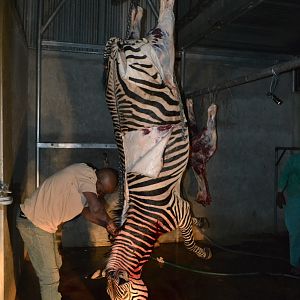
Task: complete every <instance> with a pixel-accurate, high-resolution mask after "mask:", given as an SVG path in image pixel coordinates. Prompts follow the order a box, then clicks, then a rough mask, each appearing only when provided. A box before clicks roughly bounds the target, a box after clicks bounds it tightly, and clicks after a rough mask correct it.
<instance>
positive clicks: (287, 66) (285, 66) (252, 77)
mask: <svg viewBox="0 0 300 300" xmlns="http://www.w3.org/2000/svg"><path fill="white" fill-rule="evenodd" d="M299 67H300V58H296V59H294V60H290V61H288V62H284V63H281V64H277V65H274V66H272V67H269V68H266V69H263V70H261V71H259V72H256V73H252V74H248V75H245V76H241V77H238V78H235V79H231V80H227V81H224V82H221V83H219V84H216V85H215V86H213V87H208V88H203V89H200V90H198V91H194V92H191V93H187V95H186V96H187V97H192V98H193V97H197V96H201V95H206V94H209V93H215V92H219V91H222V90H226V89H229V88H232V87H235V86H240V85H243V84H246V83H249V82H253V81H257V80H261V79H264V78H268V77H270V76H273V74H274V72H275V73H276V74H277V75H279V74H281V73H286V72H289V71H291V70H294V69H297V68H299Z"/></svg>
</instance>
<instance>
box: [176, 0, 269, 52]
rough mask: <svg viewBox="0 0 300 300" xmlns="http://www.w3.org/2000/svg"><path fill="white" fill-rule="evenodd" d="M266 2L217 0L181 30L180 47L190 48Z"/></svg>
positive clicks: (256, 0)
mask: <svg viewBox="0 0 300 300" xmlns="http://www.w3.org/2000/svg"><path fill="white" fill-rule="evenodd" d="M263 1H264V0H238V1H237V0H217V1H213V2H212V5H210V6H209V7H207V8H206V9H205V10H203V11H202V12H201V13H200V14H199V15H198V16H197V17H196V18H194V19H193V20H192V21H191V22H190V23H188V24H187V25H186V26H184V27H182V28H179V31H178V45H179V47H180V48H188V47H190V46H193V45H194V44H195V43H197V42H199V41H200V40H201V39H204V38H206V37H207V36H208V35H209V34H211V33H213V32H215V31H217V30H220V29H222V28H223V27H224V26H225V25H226V24H229V23H231V22H232V21H234V20H235V19H237V18H238V17H240V16H241V15H243V14H245V13H246V12H248V11H250V10H252V9H253V8H255V7H256V6H257V5H259V4H261V3H262V2H263Z"/></svg>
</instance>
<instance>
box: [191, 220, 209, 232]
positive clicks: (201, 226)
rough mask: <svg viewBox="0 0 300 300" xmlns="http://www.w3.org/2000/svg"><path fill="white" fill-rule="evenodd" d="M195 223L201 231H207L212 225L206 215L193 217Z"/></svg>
mask: <svg viewBox="0 0 300 300" xmlns="http://www.w3.org/2000/svg"><path fill="white" fill-rule="evenodd" d="M192 222H193V225H195V226H197V227H198V228H199V229H201V231H205V230H206V229H208V228H209V227H210V224H209V221H208V219H207V218H206V217H199V218H195V217H192Z"/></svg>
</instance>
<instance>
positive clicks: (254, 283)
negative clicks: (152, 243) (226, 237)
mask: <svg viewBox="0 0 300 300" xmlns="http://www.w3.org/2000/svg"><path fill="white" fill-rule="evenodd" d="M287 245H288V244H287V240H286V238H276V239H275V238H272V237H260V238H257V237H256V238H255V239H251V240H249V241H248V242H244V243H242V244H239V245H235V246H232V247H231V249H233V250H237V251H245V252H254V253H257V254H261V255H267V256H269V255H270V256H273V257H274V256H275V257H277V256H279V257H282V258H284V260H277V259H273V258H262V257H256V256H247V255H240V254H237V253H234V252H228V251H225V250H224V249H219V248H216V247H213V253H214V257H213V259H212V260H211V261H209V262H204V261H202V260H201V259H198V258H197V257H196V256H194V255H193V254H190V253H188V252H187V251H186V250H185V248H184V246H183V245H182V244H163V245H161V246H160V247H159V248H157V249H155V250H154V252H153V257H163V258H164V260H165V261H167V262H169V263H171V264H172V265H169V264H163V265H159V264H158V263H157V262H156V261H154V260H151V261H150V262H149V263H147V264H146V265H145V268H144V271H143V279H144V281H145V283H146V284H147V286H148V289H149V294H150V296H149V300H200V299H212V300H219V299H220V300H221V299H222V300H227V299H228V300H247V299H251V300H253V299H254V300H260V299H264V300H268V299H270V300H271V299H272V300H298V299H300V280H299V279H294V278H290V277H285V276H281V275H280V273H287V272H288V271H289V264H288V262H287V261H286V260H287V258H288V247H287ZM108 250H109V248H108V247H100V248H65V249H63V266H62V269H61V284H60V290H61V293H62V295H63V300H109V297H108V296H107V295H106V292H105V286H106V282H105V279H100V280H90V279H85V275H86V274H90V273H92V272H93V271H94V270H96V269H97V268H99V267H100V268H103V267H104V265H105V257H106V254H107V252H108ZM173 264H175V265H177V267H176V266H174V265H173ZM178 266H179V267H178ZM199 270H200V272H201V271H204V272H208V273H221V274H222V276H215V275H216V274H215V275H214V274H201V273H199ZM245 273H248V276H244V275H245ZM249 273H250V274H249ZM251 273H254V274H251ZM257 273H258V274H257ZM227 274H238V276H227ZM29 299H30V300H40V296H39V290H38V281H37V278H36V276H35V274H34V272H33V269H32V266H31V264H30V262H28V261H27V262H26V263H25V267H24V271H23V273H22V276H21V280H20V285H19V289H18V297H17V300H29Z"/></svg>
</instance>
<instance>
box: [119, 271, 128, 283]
mask: <svg viewBox="0 0 300 300" xmlns="http://www.w3.org/2000/svg"><path fill="white" fill-rule="evenodd" d="M117 279H118V284H119V285H122V284H125V283H127V282H128V281H129V277H128V273H127V272H126V271H124V270H118V272H117Z"/></svg>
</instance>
